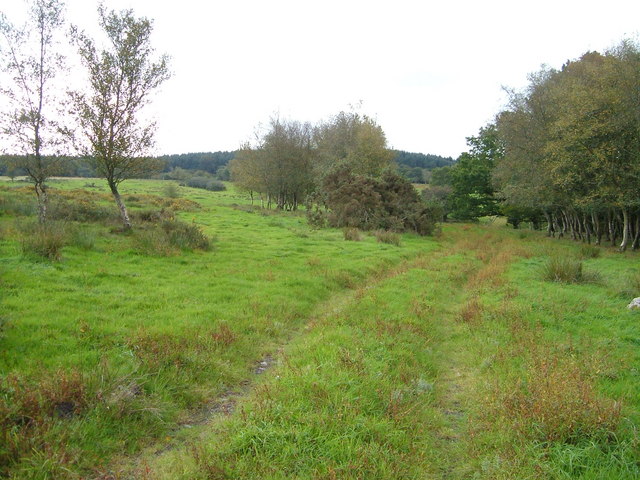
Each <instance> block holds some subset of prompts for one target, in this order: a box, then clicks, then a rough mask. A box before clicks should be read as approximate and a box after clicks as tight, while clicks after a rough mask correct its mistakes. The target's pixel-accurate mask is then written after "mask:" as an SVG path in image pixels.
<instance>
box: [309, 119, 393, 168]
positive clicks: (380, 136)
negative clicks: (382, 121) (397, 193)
mask: <svg viewBox="0 0 640 480" xmlns="http://www.w3.org/2000/svg"><path fill="white" fill-rule="evenodd" d="M314 140H315V143H316V145H317V150H318V156H319V169H320V171H321V172H327V171H329V170H331V169H332V168H335V167H336V165H338V164H340V163H344V164H347V165H349V168H351V169H352V170H353V172H354V173H355V174H357V175H364V176H371V177H377V176H380V175H381V174H382V172H383V171H384V170H386V169H388V168H390V167H391V165H392V163H391V162H392V160H393V157H394V154H393V152H392V151H391V150H389V149H387V139H386V137H385V134H384V132H383V130H382V127H380V126H379V125H378V124H377V123H376V122H375V120H373V119H372V118H370V117H368V116H367V115H360V114H359V113H357V112H340V113H339V114H337V115H335V116H334V117H332V118H331V119H330V120H329V121H327V122H324V123H321V124H320V125H318V126H317V127H316V128H315V132H314Z"/></svg>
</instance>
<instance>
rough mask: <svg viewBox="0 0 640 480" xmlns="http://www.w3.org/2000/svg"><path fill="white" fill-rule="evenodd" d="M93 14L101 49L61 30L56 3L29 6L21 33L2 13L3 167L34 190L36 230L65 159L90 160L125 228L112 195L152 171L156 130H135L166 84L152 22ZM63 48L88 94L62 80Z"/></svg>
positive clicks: (46, 0)
mask: <svg viewBox="0 0 640 480" xmlns="http://www.w3.org/2000/svg"><path fill="white" fill-rule="evenodd" d="M98 12H99V18H100V27H101V28H102V30H103V32H104V33H105V35H106V38H107V41H106V43H105V44H104V45H99V44H98V43H97V42H96V41H95V40H94V39H93V38H92V37H90V36H89V35H88V34H86V33H85V32H84V31H82V30H81V29H80V28H78V27H77V26H71V27H70V29H67V28H66V26H65V21H64V15H63V13H64V3H63V2H62V1H61V0H33V1H32V3H31V4H30V15H29V20H28V22H27V24H25V25H24V26H22V27H18V26H16V25H14V24H12V23H11V22H10V21H9V20H8V19H7V18H6V17H5V16H4V15H3V14H0V34H1V35H2V37H1V38H2V40H3V41H2V44H1V46H0V48H1V50H0V54H1V56H0V61H1V63H2V67H3V72H4V74H5V79H4V81H3V84H4V85H6V86H5V87H3V88H2V93H3V94H4V98H5V100H6V101H5V102H4V104H3V109H2V112H1V117H0V133H2V135H3V137H4V139H5V141H6V142H8V144H9V148H10V150H11V152H12V153H14V154H17V155H15V156H14V157H11V158H12V159H13V160H14V162H13V164H11V165H9V168H10V169H21V170H22V171H24V172H25V173H26V175H27V176H28V178H29V179H30V181H31V182H32V184H33V185H34V190H35V193H36V196H37V198H38V217H39V220H40V222H41V223H44V222H45V221H46V216H47V205H48V192H47V185H46V181H47V179H48V178H50V177H51V176H53V175H56V174H58V173H60V172H61V171H64V168H65V165H64V162H65V161H67V160H68V159H69V152H70V151H73V152H75V153H76V154H77V155H79V156H80V157H84V158H88V159H90V160H91V161H92V162H93V168H94V170H95V171H96V172H97V173H98V174H99V175H101V176H102V177H104V178H105V179H106V181H107V183H108V185H109V188H110V190H111V192H112V194H113V197H114V199H115V201H116V203H117V205H118V207H119V210H120V213H121V216H122V221H123V224H124V227H125V228H130V227H131V222H130V220H129V215H128V212H127V209H126V206H125V205H124V203H123V201H122V198H121V196H120V194H119V191H118V186H119V184H120V183H121V182H122V181H123V180H125V179H127V178H131V177H135V176H139V175H141V174H143V173H146V172H148V171H149V168H150V167H151V166H155V164H156V163H157V161H156V160H155V159H151V158H150V157H148V152H149V149H150V148H151V146H152V145H153V135H154V132H155V125H154V124H153V123H152V122H146V123H145V122H141V121H140V115H139V114H140V111H141V109H142V108H143V107H144V106H145V105H147V104H148V102H149V99H150V94H151V93H152V92H153V91H154V90H156V89H157V87H158V86H159V85H160V84H162V83H163V82H164V81H165V80H167V79H168V78H169V69H168V61H167V57H166V56H160V57H157V58H154V51H153V48H152V46H151V32H152V23H151V21H150V20H148V19H146V18H136V17H135V16H134V14H133V11H131V10H124V11H121V12H115V11H108V10H106V9H105V8H104V7H103V6H102V5H101V6H100V7H99V9H98ZM67 30H68V31H69V32H70V33H69V35H68V36H67V35H65V31H67ZM67 39H70V41H71V43H72V44H73V46H74V47H75V48H76V50H77V52H78V57H79V61H80V62H81V64H82V65H83V66H84V76H85V78H84V80H85V85H84V87H82V88H79V89H76V90H73V91H65V88H63V87H62V84H61V79H60V74H61V72H62V71H63V69H64V68H63V67H64V64H65V57H64V55H63V52H64V51H65V48H64V43H65V42H66V40H67Z"/></svg>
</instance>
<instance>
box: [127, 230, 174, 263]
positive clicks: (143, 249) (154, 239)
mask: <svg viewBox="0 0 640 480" xmlns="http://www.w3.org/2000/svg"><path fill="white" fill-rule="evenodd" d="M134 244H135V249H136V250H137V251H138V252H139V253H141V254H143V255H160V256H163V257H168V256H170V255H173V254H174V253H175V249H174V248H173V247H172V245H171V244H170V242H169V239H168V237H167V235H166V233H165V232H164V231H163V230H162V229H159V228H157V227H156V226H153V227H151V228H144V229H143V228H139V229H136V230H135V233H134Z"/></svg>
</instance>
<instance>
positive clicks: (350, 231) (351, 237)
mask: <svg viewBox="0 0 640 480" xmlns="http://www.w3.org/2000/svg"><path fill="white" fill-rule="evenodd" d="M342 233H343V235H344V239H345V240H348V241H351V242H359V241H360V240H362V236H361V235H360V230H358V229H357V228H354V227H346V228H344V229H343V230H342Z"/></svg>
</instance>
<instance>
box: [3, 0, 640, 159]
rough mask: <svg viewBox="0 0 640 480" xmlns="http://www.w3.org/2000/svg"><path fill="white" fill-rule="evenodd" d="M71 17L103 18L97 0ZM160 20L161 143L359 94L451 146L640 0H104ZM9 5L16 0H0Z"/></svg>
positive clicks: (400, 130)
mask: <svg viewBox="0 0 640 480" xmlns="http://www.w3.org/2000/svg"><path fill="white" fill-rule="evenodd" d="M66 3H67V19H68V20H69V21H70V22H72V23H74V24H77V25H79V26H80V27H82V28H85V29H87V30H93V29H95V28H96V25H97V14H96V6H97V2H96V1H94V0H67V2H66ZM105 5H106V6H107V7H108V8H113V9H122V8H133V9H134V11H135V13H136V15H138V16H146V17H149V18H151V19H153V20H154V27H155V29H154V34H153V35H154V36H153V38H152V42H153V44H154V45H155V46H156V48H157V50H158V52H162V53H167V54H169V55H170V56H171V58H172V60H171V69H172V71H173V77H172V78H171V79H170V80H169V81H168V82H166V83H165V84H164V85H163V87H162V88H161V90H160V91H159V92H158V93H157V95H156V96H155V98H154V102H153V105H152V107H151V109H152V110H153V113H154V115H155V117H156V119H157V122H158V131H157V149H156V150H157V151H156V153H158V154H162V153H185V152H198V151H216V150H233V149H236V148H238V147H239V145H240V144H241V143H242V142H243V141H245V140H247V139H250V138H251V136H252V133H253V131H254V130H255V128H256V126H257V125H258V124H259V123H261V122H262V123H266V122H267V121H268V119H269V117H270V116H271V115H273V114H274V113H276V112H278V113H279V114H280V116H281V117H286V118H291V119H295V120H301V121H310V122H313V123H315V122H317V121H319V120H321V119H326V118H328V117H329V116H331V115H333V114H336V113H338V112H339V111H340V110H345V109H348V108H349V105H350V104H358V103H359V102H362V107H361V110H360V111H361V112H362V113H366V114H367V115H370V116H372V117H374V118H375V119H376V120H377V122H378V123H379V124H380V125H381V126H382V128H383V129H384V131H385V132H386V135H387V140H388V142H389V146H390V147H393V148H397V149H400V150H408V151H412V152H422V153H434V154H438V155H444V156H453V157H457V156H458V155H459V154H460V153H461V152H462V151H464V150H465V149H466V144H465V137H467V136H470V135H474V134H476V133H477V131H478V129H479V128H480V127H481V126H482V125H484V124H486V123H487V122H488V121H490V120H491V119H492V118H493V116H494V115H495V114H496V113H497V112H498V110H499V109H500V108H501V106H503V104H504V102H505V96H504V93H503V91H502V86H503V85H504V86H509V87H517V88H519V87H522V86H524V85H525V84H526V82H527V74H528V73H530V72H532V71H536V70H538V69H539V68H540V66H541V65H542V64H547V65H549V66H551V67H556V68H559V67H560V66H562V64H563V63H564V62H565V61H566V60H568V59H573V58H576V57H578V56H580V55H581V54H582V53H584V52H586V51H588V50H599V51H603V50H605V49H607V48H608V47H611V46H613V45H614V44H616V43H618V42H619V41H620V40H621V39H622V38H624V37H631V38H635V39H638V32H639V31H640V1H638V0H608V1H606V2H605V1H604V0H601V1H597V2H596V1H591V0H582V1H574V0H571V1H563V0H555V1H548V0H542V1H537V2H532V1H528V2H521V1H518V0H511V1H498V0H484V1H455V0H448V1H439V2H431V1H426V0H425V1H417V0H387V1H375V0H367V1H360V0H338V1H334V0H313V1H312V0H262V1H261V0H225V1H219V0H209V1H205V0H180V1H175V0H174V1H167V2H164V1H158V0H109V1H106V2H105ZM0 6H1V7H0V10H2V11H3V12H5V13H6V14H7V16H9V17H10V18H11V17H13V18H17V15H18V13H17V12H18V11H19V10H23V9H24V4H23V3H22V2H21V1H20V0H0Z"/></svg>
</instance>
